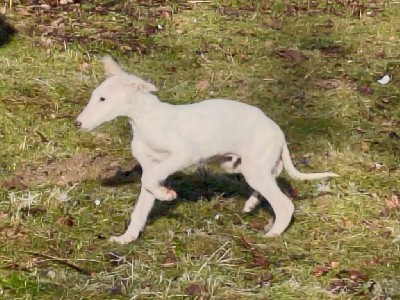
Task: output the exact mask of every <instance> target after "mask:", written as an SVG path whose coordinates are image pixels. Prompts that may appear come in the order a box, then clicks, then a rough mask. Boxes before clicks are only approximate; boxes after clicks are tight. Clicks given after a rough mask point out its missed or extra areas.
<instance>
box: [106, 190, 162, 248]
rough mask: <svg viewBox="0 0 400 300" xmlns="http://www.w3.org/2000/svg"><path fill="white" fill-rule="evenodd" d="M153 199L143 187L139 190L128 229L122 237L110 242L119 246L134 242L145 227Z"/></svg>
mask: <svg viewBox="0 0 400 300" xmlns="http://www.w3.org/2000/svg"><path fill="white" fill-rule="evenodd" d="M154 201H155V198H154V196H153V195H152V194H151V193H150V192H149V191H147V190H146V189H145V188H144V187H143V185H142V188H141V190H140V195H139V199H138V201H137V203H136V206H135V208H134V210H133V212H132V214H131V222H130V223H129V226H128V229H127V230H126V231H125V233H124V234H123V235H120V236H112V237H111V238H110V241H111V242H117V243H119V244H126V243H129V242H132V241H134V240H136V239H137V238H138V236H139V233H140V231H142V229H143V228H144V226H145V225H146V221H147V217H148V215H149V213H150V210H151V208H152V207H153V204H154Z"/></svg>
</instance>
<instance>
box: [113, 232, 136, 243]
mask: <svg viewBox="0 0 400 300" xmlns="http://www.w3.org/2000/svg"><path fill="white" fill-rule="evenodd" d="M134 240H136V238H134V237H129V236H126V235H124V234H123V235H120V236H111V237H110V238H109V241H110V242H114V243H118V244H121V245H123V244H127V243H130V242H133V241H134Z"/></svg>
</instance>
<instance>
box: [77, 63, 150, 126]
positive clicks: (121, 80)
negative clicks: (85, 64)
mask: <svg viewBox="0 0 400 300" xmlns="http://www.w3.org/2000/svg"><path fill="white" fill-rule="evenodd" d="M103 63H104V69H105V75H106V80H104V81H103V83H102V84H100V85H99V86H98V87H97V88H96V89H95V90H94V91H93V92H92V95H91V97H90V100H89V103H88V104H87V105H86V107H85V108H84V109H83V111H82V112H81V113H80V114H79V116H78V117H77V119H76V121H75V123H74V124H75V126H76V127H77V128H79V129H82V130H85V131H90V130H93V129H94V128H96V127H97V126H99V125H101V124H102V123H104V122H107V121H111V120H113V119H115V118H116V117H119V116H127V115H128V112H129V110H130V109H132V105H133V104H134V103H132V102H133V101H132V99H135V98H137V97H140V96H143V94H144V93H150V92H154V91H156V90H157V89H156V87H155V86H154V85H152V84H151V83H149V82H147V81H144V80H143V79H141V78H139V77H137V76H134V75H130V74H127V73H125V72H124V71H123V70H122V69H121V67H120V66H119V65H118V64H117V63H116V62H115V61H114V60H113V59H112V58H111V57H110V56H106V57H104V59H103Z"/></svg>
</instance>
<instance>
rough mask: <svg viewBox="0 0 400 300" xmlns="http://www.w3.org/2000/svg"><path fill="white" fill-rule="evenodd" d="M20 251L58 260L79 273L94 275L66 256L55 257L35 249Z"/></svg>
mask: <svg viewBox="0 0 400 300" xmlns="http://www.w3.org/2000/svg"><path fill="white" fill-rule="evenodd" d="M19 252H23V253H27V254H31V255H35V256H39V257H43V258H47V259H49V260H53V261H55V262H58V263H60V264H62V265H65V266H67V267H70V268H71V269H74V270H75V271H78V272H79V273H82V274H84V275H89V276H90V275H92V273H91V272H89V271H88V270H86V269H83V268H81V267H78V266H77V265H74V264H72V263H70V262H69V261H68V259H66V258H59V257H54V256H50V255H47V254H43V253H38V252H34V251H19Z"/></svg>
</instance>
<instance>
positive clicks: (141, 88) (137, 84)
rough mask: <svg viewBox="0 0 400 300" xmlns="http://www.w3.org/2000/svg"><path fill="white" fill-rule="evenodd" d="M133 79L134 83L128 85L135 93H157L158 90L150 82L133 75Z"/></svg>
mask: <svg viewBox="0 0 400 300" xmlns="http://www.w3.org/2000/svg"><path fill="white" fill-rule="evenodd" d="M131 77H132V81H131V82H130V83H128V84H127V86H128V87H129V88H131V89H133V90H134V91H135V92H143V93H150V92H156V91H157V88H156V87H155V86H154V85H153V84H151V83H150V82H147V81H144V80H143V79H141V78H139V77H136V76H133V75H131Z"/></svg>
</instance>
